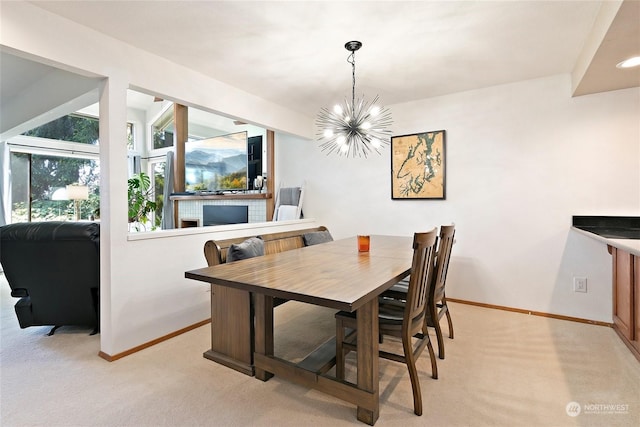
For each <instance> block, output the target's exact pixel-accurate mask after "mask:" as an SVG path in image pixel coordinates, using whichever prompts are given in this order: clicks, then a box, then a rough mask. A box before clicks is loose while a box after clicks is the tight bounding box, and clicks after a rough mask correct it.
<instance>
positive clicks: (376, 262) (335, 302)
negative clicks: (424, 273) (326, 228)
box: [185, 235, 413, 425]
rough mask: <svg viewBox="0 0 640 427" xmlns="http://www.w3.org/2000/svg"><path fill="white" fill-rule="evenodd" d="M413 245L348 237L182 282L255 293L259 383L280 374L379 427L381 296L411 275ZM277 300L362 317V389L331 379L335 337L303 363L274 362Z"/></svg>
mask: <svg viewBox="0 0 640 427" xmlns="http://www.w3.org/2000/svg"><path fill="white" fill-rule="evenodd" d="M412 241H413V240H412V238H411V237H404V236H383V235H372V236H371V239H370V250H369V252H358V247H357V240H356V237H351V238H347V239H341V240H335V241H332V242H328V243H323V244H319V245H314V246H308V247H304V248H300V249H294V250H290V251H285V252H280V253H275V254H270V255H264V256H259V257H255V258H250V259H246V260H242V261H237V262H234V263H230V264H220V265H215V266H212V267H206V268H201V269H197V270H191V271H187V272H186V273H185V277H187V278H190V279H195V280H200V281H204V282H209V283H213V284H216V285H220V286H225V287H229V288H235V289H240V290H245V291H249V292H252V293H253V294H254V307H255V343H254V364H255V376H256V378H258V379H260V380H263V381H267V380H268V379H269V378H271V377H272V376H273V375H277V376H278V377H281V378H285V379H287V380H289V381H292V382H295V383H297V384H301V385H303V386H306V387H309V388H313V389H316V390H319V391H321V392H324V393H327V394H330V395H332V396H334V397H337V398H340V399H342V400H345V401H347V402H350V403H352V404H354V405H356V407H357V418H358V420H360V421H362V422H365V423H367V424H370V425H374V424H375V422H376V420H377V419H378V416H379V411H380V393H379V373H378V346H379V343H378V322H377V318H378V296H379V295H380V294H381V293H382V292H384V291H385V290H386V289H388V288H390V287H391V286H392V285H393V284H395V283H397V282H398V281H399V280H401V279H403V278H405V277H406V276H408V275H409V273H410V270H411V262H412V254H413V250H412ZM274 297H279V298H284V299H287V300H295V301H301V302H304V303H308V304H313V305H318V306H323V307H329V308H334V309H336V310H344V311H349V312H353V311H356V312H357V326H358V334H357V383H351V382H347V381H339V380H337V379H336V378H335V377H334V376H331V375H329V374H328V371H329V370H330V368H331V367H332V364H331V362H332V361H333V364H335V339H334V340H333V341H329V342H327V343H325V345H324V346H321V348H319V349H317V351H315V352H313V353H311V354H310V355H309V356H307V357H306V358H304V359H303V360H302V361H301V362H299V363H293V362H290V361H287V360H284V359H280V358H278V357H275V356H274V321H273V298H274ZM212 327H214V328H224V325H212ZM309 333H310V334H312V333H313V331H309ZM331 347H333V348H331Z"/></svg>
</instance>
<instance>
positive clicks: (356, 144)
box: [316, 41, 393, 157]
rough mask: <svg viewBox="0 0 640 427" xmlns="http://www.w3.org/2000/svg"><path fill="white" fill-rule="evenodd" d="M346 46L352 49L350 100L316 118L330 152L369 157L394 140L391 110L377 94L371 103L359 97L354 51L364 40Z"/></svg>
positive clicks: (320, 136) (324, 147)
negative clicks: (371, 153)
mask: <svg viewBox="0 0 640 427" xmlns="http://www.w3.org/2000/svg"><path fill="white" fill-rule="evenodd" d="M344 47H345V48H346V49H347V50H348V51H349V52H351V54H350V55H349V57H348V58H347V62H348V63H349V64H351V70H352V85H351V99H346V100H345V101H344V102H343V103H341V104H336V105H335V106H334V107H333V109H331V110H330V109H327V108H322V109H321V110H320V113H319V114H318V117H317V118H316V125H317V127H318V134H317V136H318V140H319V141H320V148H321V149H322V151H327V154H329V153H332V152H336V153H337V154H338V155H342V154H344V155H346V156H347V157H349V156H353V157H355V156H356V155H357V156H358V157H361V156H363V155H364V157H367V155H368V154H369V153H370V152H371V151H375V152H377V153H378V154H381V152H380V148H381V147H382V146H383V145H389V143H390V139H391V130H390V129H389V127H390V126H391V124H392V123H393V122H392V120H391V112H390V111H389V109H388V108H385V107H380V106H379V105H378V97H377V96H376V97H375V99H374V100H373V101H372V102H367V101H366V100H365V99H364V97H362V98H358V99H356V95H355V94H356V60H355V51H356V50H358V49H360V47H362V43H360V42H358V41H350V42H348V43H346V44H345V46H344Z"/></svg>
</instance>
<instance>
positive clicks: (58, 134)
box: [8, 114, 100, 222]
mask: <svg viewBox="0 0 640 427" xmlns="http://www.w3.org/2000/svg"><path fill="white" fill-rule="evenodd" d="M98 126H99V121H98V119H96V118H93V117H88V116H81V115H77V114H71V115H67V116H64V117H61V118H59V119H56V120H53V121H51V122H49V123H47V124H45V125H42V126H39V127H37V128H34V129H31V130H29V131H28V132H25V133H24V134H23V136H18V137H15V138H12V139H11V140H9V141H8V143H9V150H10V156H9V159H10V168H11V176H12V182H11V221H12V222H27V221H55V220H68V219H74V215H73V214H74V205H73V201H71V200H68V199H67V197H66V186H67V185H69V184H81V185H86V186H88V187H89V199H88V200H82V201H80V218H81V219H90V218H92V217H98V216H99V213H100V212H99V210H100V195H99V184H100V183H99V180H100V167H99V150H98V147H97V145H98Z"/></svg>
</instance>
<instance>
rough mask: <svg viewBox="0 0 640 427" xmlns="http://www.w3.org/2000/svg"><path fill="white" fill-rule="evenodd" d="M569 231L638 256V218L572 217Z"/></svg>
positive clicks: (639, 221) (639, 237)
mask: <svg viewBox="0 0 640 427" xmlns="http://www.w3.org/2000/svg"><path fill="white" fill-rule="evenodd" d="M571 229H572V230H575V231H576V232H578V233H580V234H583V235H585V236H588V237H590V238H592V239H595V240H599V241H601V242H603V243H605V244H607V245H611V246H613V247H615V248H618V249H622V250H625V251H628V252H630V253H632V254H633V255H636V256H640V217H610V216H574V217H573V225H572V227H571Z"/></svg>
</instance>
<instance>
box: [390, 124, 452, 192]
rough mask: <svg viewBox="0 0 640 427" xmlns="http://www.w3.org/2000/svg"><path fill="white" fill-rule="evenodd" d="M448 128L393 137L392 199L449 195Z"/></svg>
mask: <svg viewBox="0 0 640 427" xmlns="http://www.w3.org/2000/svg"><path fill="white" fill-rule="evenodd" d="M445 159H446V156H445V131H444V130H438V131H434V132H424V133H414V134H411V135H401V136H392V137H391V198H392V199H442V200H444V198H445V172H446V167H445Z"/></svg>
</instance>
